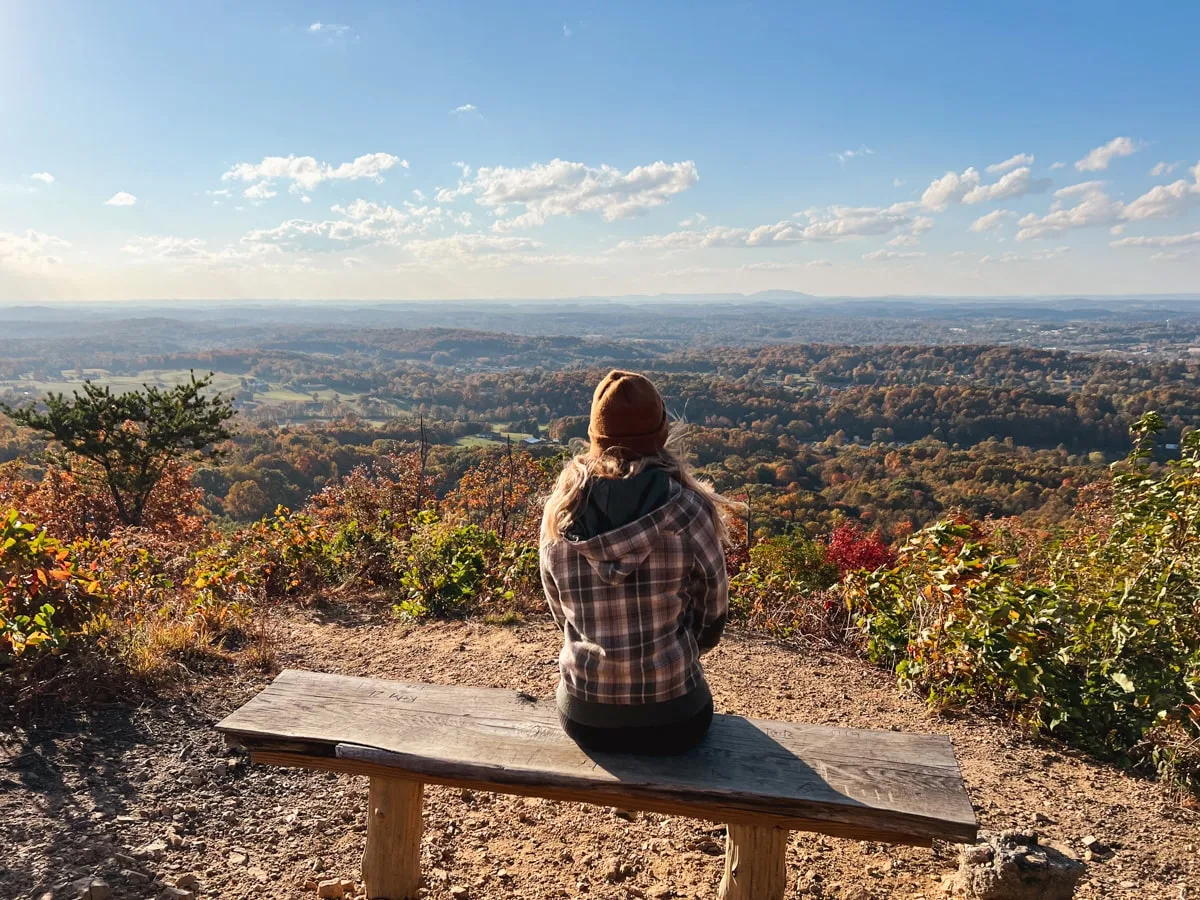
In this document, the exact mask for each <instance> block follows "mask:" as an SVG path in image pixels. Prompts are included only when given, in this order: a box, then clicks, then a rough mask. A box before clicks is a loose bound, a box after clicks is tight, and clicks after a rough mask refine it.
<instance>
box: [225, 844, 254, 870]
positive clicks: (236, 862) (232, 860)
mask: <svg viewBox="0 0 1200 900" xmlns="http://www.w3.org/2000/svg"><path fill="white" fill-rule="evenodd" d="M249 858H250V856H249V854H247V853H246V851H245V850H242V849H241V848H239V847H234V848H233V849H232V850H230V851H229V864H230V865H231V866H244V865H245V864H246V860H248V859H249Z"/></svg>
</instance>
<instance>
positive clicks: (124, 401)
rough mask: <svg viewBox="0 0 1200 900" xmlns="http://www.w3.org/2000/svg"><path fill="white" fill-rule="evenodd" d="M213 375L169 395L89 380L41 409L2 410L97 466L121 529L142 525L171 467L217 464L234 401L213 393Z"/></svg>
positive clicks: (48, 399)
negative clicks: (117, 391) (123, 389)
mask: <svg viewBox="0 0 1200 900" xmlns="http://www.w3.org/2000/svg"><path fill="white" fill-rule="evenodd" d="M211 384H212V375H211V373H210V374H209V375H207V376H205V377H204V378H196V375H195V373H192V375H191V377H190V379H189V380H188V381H187V382H186V383H184V384H179V385H176V386H175V387H173V388H170V389H168V390H163V389H161V388H157V387H151V386H149V385H143V386H142V389H141V390H139V391H129V392H127V393H123V394H113V393H112V391H111V390H110V389H109V388H107V387H103V388H102V387H99V386H97V385H95V384H93V383H92V382H90V381H85V382H84V384H83V393H82V394H80V393H79V392H78V391H75V392H74V393H73V394H72V396H71V397H70V398H67V397H66V396H64V395H63V394H53V393H52V394H49V395H48V396H47V397H46V399H45V401H44V402H43V405H44V407H45V410H44V411H42V410H40V409H39V408H38V406H36V405H34V406H26V407H22V408H20V409H13V408H12V407H10V406H7V405H5V406H3V407H0V408H3V410H4V412H6V413H7V414H8V415H9V416H10V417H11V418H12V419H13V421H15V422H16V423H17V424H19V425H24V426H26V427H27V428H33V429H35V430H37V431H41V432H43V433H45V434H46V435H48V436H49V437H50V438H52V439H54V440H55V441H57V442H58V443H59V444H60V445H61V446H62V449H63V450H64V451H66V453H67V454H69V456H68V457H67V459H68V460H69V458H70V455H73V456H75V457H80V458H82V459H85V460H88V461H90V462H91V463H94V464H95V465H96V466H98V467H99V469H100V472H101V478H102V481H103V484H104V485H105V487H106V488H107V490H108V492H109V494H110V496H111V497H112V501H113V505H114V506H115V507H116V510H117V515H118V517H119V518H120V520H121V522H122V524H125V525H132V526H141V525H142V524H143V519H144V517H145V512H146V503H147V501H148V500H149V498H150V495H151V494H152V493H153V491H154V488H155V486H156V485H157V484H158V483H159V481H160V480H161V479H162V477H163V475H164V473H165V472H166V471H167V470H168V468H169V467H170V466H171V464H172V463H174V462H177V461H179V460H183V459H196V460H198V459H204V458H209V459H212V458H214V457H216V456H218V455H219V451H218V450H217V449H216V448H215V447H214V445H215V444H216V443H218V442H219V441H223V440H225V439H226V438H228V437H230V434H231V432H230V431H229V429H228V427H227V425H226V423H228V421H229V420H230V419H231V418H233V404H232V403H231V402H230V401H229V400H227V399H225V398H224V397H222V396H221V395H220V394H214V395H209V394H207V393H206V389H207V388H208V387H209V386H210V385H211Z"/></svg>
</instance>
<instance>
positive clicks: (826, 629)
mask: <svg viewBox="0 0 1200 900" xmlns="http://www.w3.org/2000/svg"><path fill="white" fill-rule="evenodd" d="M837 580H838V568H837V566H836V565H835V564H834V563H832V562H830V560H829V559H828V556H827V553H826V547H825V545H824V544H822V543H820V542H818V541H814V540H811V539H809V538H808V537H806V536H805V535H804V534H803V533H802V532H795V533H791V534H787V535H780V536H777V537H769V538H764V539H762V540H760V541H759V542H758V543H756V544H755V545H754V546H753V547H751V548H750V552H749V556H748V559H747V561H746V563H744V564H743V565H742V566H741V570H740V571H738V572H737V574H735V575H734V576H733V577H732V578H731V579H730V582H729V588H730V594H729V596H730V601H729V603H730V614H731V617H732V618H733V619H734V620H735V621H737V622H740V623H742V624H744V625H746V626H747V627H749V628H755V629H761V630H764V631H769V632H771V633H773V634H776V635H779V636H782V637H804V638H808V639H820V640H823V641H826V642H828V643H840V642H841V641H842V639H843V637H844V634H845V630H846V623H847V616H846V610H845V606H844V605H843V604H842V603H840V602H839V601H838V598H837V596H836V595H835V594H834V593H832V592H831V591H830V590H829V588H831V587H832V586H833V585H834V584H835V583H836V582H837Z"/></svg>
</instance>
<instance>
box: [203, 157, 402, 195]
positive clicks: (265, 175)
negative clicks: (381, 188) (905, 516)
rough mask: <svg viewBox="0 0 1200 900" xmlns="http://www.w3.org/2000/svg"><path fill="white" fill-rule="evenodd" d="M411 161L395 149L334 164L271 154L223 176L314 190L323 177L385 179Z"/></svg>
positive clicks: (296, 192)
mask: <svg viewBox="0 0 1200 900" xmlns="http://www.w3.org/2000/svg"><path fill="white" fill-rule="evenodd" d="M394 166H400V167H401V168H402V169H407V168H408V161H407V160H403V159H401V158H400V157H398V156H393V155H392V154H391V153H367V154H365V155H363V156H360V157H358V158H357V159H355V160H353V161H352V162H346V163H342V164H341V165H339V166H332V165H330V164H329V163H323V162H317V160H315V159H313V157H311V156H267V157H264V158H263V161H262V162H260V163H238V164H237V165H235V166H234V167H233V168H231V169H230V170H229V171H228V172H226V173H225V174H224V175H222V176H221V180H222V181H261V182H265V183H268V184H270V183H271V182H273V181H275V180H276V179H282V180H284V181H290V182H291V187H290V188H289V190H290V191H291V192H292V193H294V194H298V193H301V192H303V191H311V190H312V189H313V188H315V187H316V186H317V185H318V184H320V183H321V182H323V181H339V180H345V181H358V180H359V179H363V178H369V179H372V180H373V181H383V173H384V172H386V171H388V170H389V169H391V168H393V167H394Z"/></svg>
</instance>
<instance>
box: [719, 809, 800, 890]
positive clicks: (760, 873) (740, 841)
mask: <svg viewBox="0 0 1200 900" xmlns="http://www.w3.org/2000/svg"><path fill="white" fill-rule="evenodd" d="M787 845H788V831H787V829H785V828H763V827H761V826H758V825H730V826H728V834H727V835H726V837H725V877H724V878H722V879H721V891H720V898H721V900H783V894H784V890H785V889H786V888H787V859H786V856H787Z"/></svg>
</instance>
